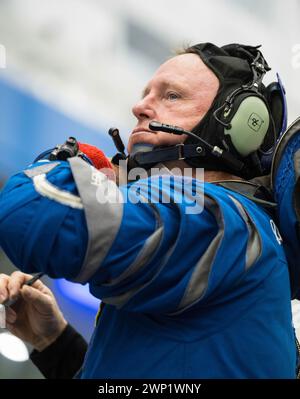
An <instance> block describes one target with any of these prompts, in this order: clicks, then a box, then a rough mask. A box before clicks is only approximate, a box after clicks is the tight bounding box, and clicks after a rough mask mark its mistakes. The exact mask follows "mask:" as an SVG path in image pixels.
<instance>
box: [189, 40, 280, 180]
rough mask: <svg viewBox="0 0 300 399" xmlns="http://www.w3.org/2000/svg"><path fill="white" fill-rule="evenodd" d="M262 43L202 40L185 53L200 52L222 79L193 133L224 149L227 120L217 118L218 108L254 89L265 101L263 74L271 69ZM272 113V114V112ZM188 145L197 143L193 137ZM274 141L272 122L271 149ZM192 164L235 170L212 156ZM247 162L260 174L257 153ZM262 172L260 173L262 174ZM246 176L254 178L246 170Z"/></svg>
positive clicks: (222, 108) (200, 55)
mask: <svg viewBox="0 0 300 399" xmlns="http://www.w3.org/2000/svg"><path fill="white" fill-rule="evenodd" d="M259 47H260V46H247V45H241V44H229V45H226V46H223V47H217V46H215V45H214V44H212V43H201V44H197V45H195V46H192V47H189V48H188V49H187V50H186V52H187V53H194V54H197V55H198V56H199V57H200V58H201V59H202V61H203V62H204V63H205V64H206V65H207V67H208V68H209V69H211V70H212V71H213V72H214V73H215V75H216V76H217V77H218V79H219V84H220V86H219V90H218V93H217V95H216V97H215V99H214V101H213V103H212V105H211V107H210V109H209V110H208V112H207V113H206V115H205V116H204V117H203V119H202V120H201V121H200V122H199V123H198V124H197V125H196V126H195V127H194V128H193V130H192V132H194V133H195V134H197V135H198V136H199V137H201V138H203V139H204V140H206V141H208V142H209V143H210V144H212V145H218V146H221V147H223V148H224V125H225V123H224V122H222V120H220V118H219V117H218V113H219V111H221V110H223V111H224V108H225V107H226V106H227V105H228V103H230V102H233V100H234V99H235V97H236V96H238V95H239V96H240V97H241V95H243V93H245V96H247V95H249V92H255V94H256V95H257V96H261V98H262V99H263V100H264V101H265V102H266V105H267V100H266V99H265V96H264V91H265V87H264V85H263V84H262V78H263V76H264V74H265V73H266V72H267V71H269V70H270V68H269V66H268V64H267V62H266V60H265V59H264V57H263V55H262V54H261V52H260V51H259V50H258V48H259ZM270 116H271V115H270ZM185 143H186V144H191V143H195V141H194V140H193V139H192V138H188V139H187V141H186V142H185ZM273 144H274V129H273V124H272V126H271V127H270V132H269V133H268V134H267V136H266V140H265V147H266V148H267V149H269V148H270V147H271V146H272V145H273ZM229 147H230V148H229V151H230V152H231V153H232V154H233V155H234V156H236V157H237V158H239V159H241V157H240V155H239V154H238V153H237V152H236V151H235V149H234V147H232V146H230V144H229ZM186 161H187V163H189V164H190V165H192V166H195V167H197V166H198V167H199V166H202V167H205V168H206V169H208V170H209V169H211V170H225V171H228V172H233V171H232V170H230V168H228V167H226V166H225V165H224V164H223V163H222V162H221V161H220V160H216V159H214V158H212V157H209V156H208V157H206V158H205V159H197V158H191V159H187V160H186ZM243 161H244V162H246V163H248V166H249V167H250V168H251V170H252V171H253V173H254V174H261V173H262V171H261V170H259V169H260V162H259V159H258V158H257V154H252V156H251V159H246V160H245V159H243ZM260 172H261V173H260ZM243 177H246V178H249V177H251V176H250V175H249V174H247V173H245V174H244V175H243Z"/></svg>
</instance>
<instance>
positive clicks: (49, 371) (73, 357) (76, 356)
mask: <svg viewBox="0 0 300 399" xmlns="http://www.w3.org/2000/svg"><path fill="white" fill-rule="evenodd" d="M87 346H88V345H87V342H86V341H85V340H84V338H83V337H82V336H81V335H80V334H79V333H78V332H77V331H76V330H75V329H74V328H73V327H72V326H71V325H69V324H68V325H67V327H66V328H65V329H64V331H63V332H62V333H61V335H60V336H59V337H58V338H57V340H56V341H55V342H53V343H52V344H51V345H49V346H48V347H47V348H46V349H44V350H43V351H42V352H38V351H37V350H36V349H34V350H33V351H32V353H31V354H30V359H31V360H32V362H33V364H34V365H35V366H36V367H37V368H38V369H39V370H40V372H41V373H42V374H43V375H44V376H45V377H46V378H49V379H52V378H53V379H54V378H65V379H66V378H73V377H74V375H75V374H76V373H77V371H78V370H79V369H80V367H81V366H82V363H83V360H84V356H85V353H86V351H87Z"/></svg>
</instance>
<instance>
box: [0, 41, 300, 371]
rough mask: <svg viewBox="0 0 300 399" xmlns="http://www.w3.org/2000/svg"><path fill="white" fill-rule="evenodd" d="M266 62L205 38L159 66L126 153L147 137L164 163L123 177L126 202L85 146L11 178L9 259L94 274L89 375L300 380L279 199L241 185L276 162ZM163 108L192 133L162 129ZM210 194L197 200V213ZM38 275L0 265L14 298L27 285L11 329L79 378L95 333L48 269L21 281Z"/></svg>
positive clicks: (0, 286) (29, 268)
mask: <svg viewBox="0 0 300 399" xmlns="http://www.w3.org/2000/svg"><path fill="white" fill-rule="evenodd" d="M262 60H263V61H264V59H263V57H262V56H261V53H260V52H259V51H258V50H257V49H256V48H254V47H250V46H238V45H237V46H236V47H234V45H232V46H226V47H224V48H218V47H216V46H213V45H211V44H202V45H198V46H194V47H192V48H190V49H189V50H188V51H187V52H186V53H184V54H180V55H177V56H175V57H173V58H171V59H169V60H168V61H166V62H165V63H164V64H162V65H161V66H160V68H159V69H158V70H157V72H156V73H155V75H154V76H153V78H152V79H151V81H150V82H149V83H148V84H147V86H146V87H145V89H144V92H143V96H142V99H141V100H140V101H139V102H138V103H137V104H136V105H135V106H134V107H133V113H134V115H135V116H136V118H137V125H136V127H135V128H134V129H133V131H132V134H131V136H130V139H129V143H128V152H129V153H130V154H134V153H135V149H136V148H138V147H137V145H140V144H143V145H148V146H149V145H151V149H152V151H150V152H149V151H148V152H147V153H145V154H144V153H143V152H142V151H140V152H139V157H135V156H132V160H131V161H132V162H135V163H136V164H137V165H138V166H139V165H140V166H141V165H144V164H147V170H148V173H149V171H150V169H149V167H151V166H152V165H157V163H158V161H159V163H162V164H163V165H164V167H165V169H164V172H163V176H152V177H151V178H150V177H149V178H148V179H142V180H139V182H138V188H137V189H136V186H135V183H133V184H129V185H120V187H119V193H121V197H122V199H123V200H124V199H127V201H115V202H114V203H112V202H111V201H103V200H104V199H108V198H107V196H109V195H110V194H109V193H110V191H111V190H115V187H113V186H114V183H112V182H109V181H108V180H107V178H106V177H105V175H104V174H102V173H100V172H96V171H95V170H94V169H93V168H92V169H91V167H90V166H88V164H87V163H85V162H84V161H83V160H80V159H79V158H78V157H72V158H70V159H68V161H67V162H63V161H56V162H55V161H54V162H52V163H49V162H39V163H37V164H33V165H32V166H31V167H30V168H28V169H27V170H25V171H24V172H22V173H21V174H19V175H17V176H15V177H13V178H12V179H11V180H10V181H9V182H8V184H7V186H6V188H5V189H4V191H3V193H2V196H1V198H0V207H1V211H0V244H1V245H2V247H3V248H4V250H5V251H6V253H7V254H8V256H9V257H10V258H11V260H12V261H13V262H14V263H15V264H16V265H17V266H18V267H19V268H20V269H21V270H22V271H24V272H27V273H33V272H37V271H44V272H46V273H47V274H49V275H50V276H51V277H54V278H57V277H65V278H67V279H69V280H71V281H75V282H80V283H86V282H87V283H89V284H90V290H91V293H92V294H93V295H95V296H96V297H98V298H100V299H101V300H102V303H103V304H104V306H102V309H101V310H102V312H101V314H100V317H98V322H97V326H96V328H95V332H94V336H93V338H92V340H91V343H90V344H89V349H88V352H87V354H86V356H85V360H84V363H83V365H82V367H81V370H80V372H79V373H78V376H80V377H81V378H295V375H296V348H295V339H294V331H293V328H292V316H291V304H290V286H289V275H288V267H287V262H286V258H285V254H284V251H283V248H282V246H281V241H280V239H279V238H278V237H279V236H278V234H275V233H276V230H275V229H276V226H275V223H274V222H273V220H272V217H271V214H270V211H269V208H268V209H267V210H266V209H264V208H263V206H262V205H264V206H265V205H269V206H270V207H271V205H272V204H271V203H270V201H269V198H267V197H265V196H264V194H263V193H259V195H256V194H257V192H259V187H258V186H255V192H254V191H253V190H252V191H251V190H250V191H249V190H248V188H249V187H248V186H252V185H247V183H245V184H246V186H247V190H246V191H245V186H244V185H242V186H241V187H242V189H239V188H237V186H236V185H235V186H230V182H231V181H234V182H235V183H237V182H238V181H242V179H243V178H250V177H254V176H259V175H260V174H263V173H264V172H268V170H267V167H265V166H264V165H263V161H262V158H261V154H262V153H263V152H265V150H266V149H270V148H271V146H272V145H273V144H274V134H276V133H277V132H274V128H276V129H277V130H278V126H277V125H278V123H277V122H278V121H276V118H275V117H273V116H274V115H272V113H271V106H270V104H268V103H267V100H266V97H267V96H265V91H264V90H265V88H264V86H263V85H262V82H261V80H262V77H263V75H264V73H265V72H266V71H267V70H268V67H267V64H266V63H265V64H264V63H263V61H262ZM277 111H278V113H279V112H280V110H279V109H278V110H277ZM154 120H156V121H160V122H163V123H166V124H172V125H176V126H179V127H180V128H182V129H184V130H185V131H186V132H185V133H184V134H180V135H175V134H173V135H172V134H170V133H167V132H165V131H162V130H163V128H162V129H161V130H159V129H158V130H156V131H153V130H152V129H151V128H150V127H149V122H151V121H154ZM236 126H238V127H236ZM189 131H192V133H193V132H194V133H195V134H196V135H197V136H198V137H200V140H198V139H197V138H195V137H194V136H192V135H191V134H190V133H189ZM187 136H189V137H187ZM275 138H276V137H275ZM201 139H202V141H201ZM272 140H273V141H272ZM183 143H184V146H183V148H182V147H181V151H183V152H180V153H178V155H176V151H177V148H178V147H179V146H178V144H183ZM270 143H271V144H270ZM199 148H200V150H199ZM170 149H171V150H170ZM173 149H174V151H173ZM260 150H262V151H261V153H260ZM197 152H198V153H199V157H198V156H197ZM143 157H144V158H143ZM145 157H146V158H145ZM151 157H154V158H151ZM143 159H144V160H145V159H146V161H147V162H146V161H145V162H143ZM149 160H150V161H151V162H150V161H149ZM191 166H192V167H193V169H192V172H193V175H194V176H195V177H197V173H196V172H197V167H201V166H202V167H204V170H205V175H204V177H205V182H206V183H205V184H202V183H201V182H199V181H198V180H197V179H191V178H189V177H185V176H180V175H179V176H174V175H173V174H172V171H173V167H177V172H176V173H179V171H183V170H184V169H185V168H187V167H191ZM115 168H116V169H117V167H116V166H115ZM264 168H265V169H264ZM168 171H169V173H168ZM166 172H167V173H168V175H167V176H166V175H165V173H166ZM173 173H174V172H173ZM170 181H171V184H170ZM225 181H226V185H225V183H224V185H223V183H222V182H225ZM104 184H106V187H107V190H106V194H103V192H102V191H101V186H102V185H104ZM228 184H229V185H228ZM132 188H135V189H134V190H132ZM183 189H184V190H183ZM99 190H100V194H99ZM182 190H183V191H184V194H183V195H179V194H182ZM167 192H168V195H169V197H170V198H169V199H170V200H169V201H167V202H166V201H163V200H161V197H164V195H165V194H166V193H167ZM104 197H105V198H104ZM200 197H202V199H203V203H202V205H203V209H202V208H201V212H200V211H199V212H189V211H188V208H189V207H190V205H191V203H190V200H191V199H194V200H195V198H196V200H195V201H196V202H197V201H198V200H199V198H200ZM200 199H201V198H200ZM200 202H201V201H200ZM29 278H30V275H28V274H24V273H21V272H15V273H13V274H12V276H11V277H8V276H5V275H1V279H0V295H1V296H2V302H3V301H4V300H5V299H7V298H8V297H18V296H19V298H20V299H19V301H18V302H17V303H16V304H15V305H14V306H15V308H14V309H9V310H8V312H7V313H8V314H7V317H8V328H9V329H10V330H11V331H12V332H13V333H14V334H16V335H18V336H20V337H21V338H23V339H25V340H27V341H28V342H30V343H32V344H33V346H34V347H35V348H36V351H35V353H34V356H33V357H34V358H35V361H36V363H37V364H39V365H40V367H41V369H43V370H44V371H45V375H47V376H50V377H51V376H52V377H59V376H61V375H64V376H68V377H71V376H73V374H74V372H75V370H76V369H78V368H79V367H80V366H81V362H82V357H83V354H84V352H85V349H86V348H85V344H84V342H83V341H82V340H81V339H80V337H79V336H78V335H77V334H76V332H74V330H73V329H72V328H71V327H70V326H68V325H67V322H66V321H65V319H64V317H63V315H62V314H61V313H60V311H59V309H58V307H57V305H56V302H55V299H54V297H53V295H52V294H51V292H50V291H49V290H48V289H47V288H45V286H44V285H43V284H42V283H41V282H36V283H35V285H34V286H33V287H25V286H24V287H23V288H22V284H23V283H24V282H25V281H27V280H28V279H29ZM20 308H22V311H20ZM76 349H77V355H75V356H76V359H74V361H73V365H72V366H73V367H71V366H70V363H72V360H71V359H72V355H73V356H74V353H75V352H76ZM49 359H50V361H49ZM47 360H48V361H49V364H50V366H49V364H48V368H47V366H45V364H46V362H47ZM43 365H44V366H43ZM55 368H56V371H53V370H55ZM63 369H65V370H67V372H66V371H65V374H63V373H64V372H63ZM57 370H59V371H57Z"/></svg>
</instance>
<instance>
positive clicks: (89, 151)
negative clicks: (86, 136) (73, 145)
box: [78, 142, 113, 169]
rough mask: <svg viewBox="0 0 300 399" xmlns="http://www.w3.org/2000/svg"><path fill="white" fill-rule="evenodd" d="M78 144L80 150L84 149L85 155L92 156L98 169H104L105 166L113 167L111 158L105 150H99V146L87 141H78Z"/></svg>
mask: <svg viewBox="0 0 300 399" xmlns="http://www.w3.org/2000/svg"><path fill="white" fill-rule="evenodd" d="M78 145H79V149H80V151H82V152H83V153H84V154H85V155H87V156H88V157H89V158H90V160H91V161H92V162H93V164H94V166H95V168H96V169H103V168H109V169H113V167H112V164H111V163H110V161H109V159H108V158H107V157H106V155H105V154H104V152H103V151H101V150H99V148H97V147H95V146H93V145H90V144H86V143H79V142H78Z"/></svg>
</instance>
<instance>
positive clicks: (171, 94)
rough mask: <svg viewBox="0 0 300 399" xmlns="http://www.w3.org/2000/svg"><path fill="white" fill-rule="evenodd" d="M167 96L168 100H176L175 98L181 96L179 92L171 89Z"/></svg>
mask: <svg viewBox="0 0 300 399" xmlns="http://www.w3.org/2000/svg"><path fill="white" fill-rule="evenodd" d="M166 97H167V99H168V100H170V101H174V100H177V99H178V98H180V95H179V94H178V93H175V92H173V91H170V92H168V93H167V94H166Z"/></svg>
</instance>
